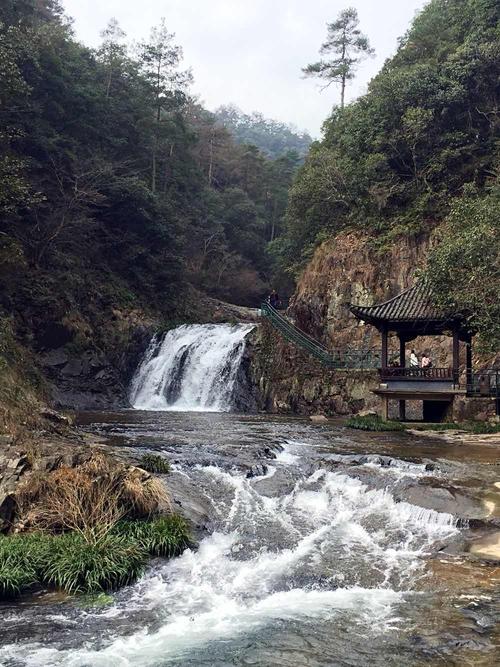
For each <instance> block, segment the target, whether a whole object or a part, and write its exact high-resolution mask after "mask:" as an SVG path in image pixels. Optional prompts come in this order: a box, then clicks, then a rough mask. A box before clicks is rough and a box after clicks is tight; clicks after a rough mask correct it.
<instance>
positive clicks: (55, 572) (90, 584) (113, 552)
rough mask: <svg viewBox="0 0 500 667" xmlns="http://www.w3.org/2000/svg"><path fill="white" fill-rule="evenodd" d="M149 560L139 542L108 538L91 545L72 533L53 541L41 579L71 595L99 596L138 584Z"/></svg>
mask: <svg viewBox="0 0 500 667" xmlns="http://www.w3.org/2000/svg"><path fill="white" fill-rule="evenodd" d="M146 561H147V553H146V551H145V550H144V549H143V548H142V547H141V545H140V544H139V543H138V542H137V541H136V540H127V539H125V538H123V537H120V536H117V535H108V536H106V537H105V538H104V539H102V540H100V541H99V542H97V543H95V544H89V543H88V542H86V541H85V539H83V537H82V536H81V535H79V534H78V533H68V534H66V535H60V536H57V537H54V538H53V549H52V550H51V551H50V553H49V554H48V555H47V559H46V562H45V564H44V567H43V568H42V571H41V579H42V581H43V582H44V583H46V584H49V585H53V586H55V587H57V588H61V589H63V590H65V591H66V592H67V593H99V592H102V591H108V590H114V589H116V588H119V587H120V586H125V585H126V584H129V583H132V582H133V581H135V580H136V579H137V578H138V577H139V576H140V575H141V574H142V572H143V570H144V567H145V565H146Z"/></svg>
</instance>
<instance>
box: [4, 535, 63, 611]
mask: <svg viewBox="0 0 500 667" xmlns="http://www.w3.org/2000/svg"><path fill="white" fill-rule="evenodd" d="M50 544H51V540H50V537H48V536H45V535H41V534H39V533H34V534H30V535H14V536H12V537H3V536H2V537H0V599H4V598H9V597H15V596H16V595H19V594H20V593H22V592H23V591H24V590H26V589H28V588H30V587H31V586H32V585H33V584H35V583H36V582H37V581H39V579H40V573H41V570H42V568H43V564H44V562H45V558H46V556H47V554H48V552H49V551H50Z"/></svg>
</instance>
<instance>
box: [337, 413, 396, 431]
mask: <svg viewBox="0 0 500 667" xmlns="http://www.w3.org/2000/svg"><path fill="white" fill-rule="evenodd" d="M346 426H348V427H349V428H355V429H358V430H360V431H405V430H406V426H405V425H404V424H401V422H393V421H384V420H383V419H381V418H380V417H379V416H378V415H366V416H364V417H351V418H350V419H348V420H347V421H346Z"/></svg>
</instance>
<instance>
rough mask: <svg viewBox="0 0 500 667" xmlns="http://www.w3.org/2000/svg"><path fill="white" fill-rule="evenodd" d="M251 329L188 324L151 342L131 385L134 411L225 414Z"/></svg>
mask: <svg viewBox="0 0 500 667" xmlns="http://www.w3.org/2000/svg"><path fill="white" fill-rule="evenodd" d="M253 328H254V325H253V324H238V325H234V326H233V325H229V324H190V325H183V326H180V327H177V328H176V329H172V330H171V331H168V332H167V333H166V334H165V335H164V336H163V338H162V339H158V338H156V337H154V338H153V339H152V341H151V343H150V345H149V348H148V349H147V351H146V354H145V355H144V358H143V360H142V362H141V364H140V365H139V367H138V369H137V371H136V373H135V375H134V377H133V379H132V383H131V388H130V402H131V404H132V405H133V407H134V408H136V409H140V410H175V411H181V412H184V411H185V412H196V411H203V412H227V411H229V410H230V409H231V407H232V398H233V390H234V385H235V382H236V377H237V373H238V369H239V366H240V362H241V357H242V355H243V352H244V349H245V336H246V335H247V334H248V333H249V332H250V331H251V330H252V329H253Z"/></svg>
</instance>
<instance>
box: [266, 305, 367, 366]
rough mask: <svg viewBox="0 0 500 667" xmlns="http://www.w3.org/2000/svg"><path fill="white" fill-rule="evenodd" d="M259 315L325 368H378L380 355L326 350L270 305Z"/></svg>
mask: <svg viewBox="0 0 500 667" xmlns="http://www.w3.org/2000/svg"><path fill="white" fill-rule="evenodd" d="M261 314H262V317H265V318H266V319H267V320H268V322H269V323H270V324H271V326H272V327H273V328H274V329H275V330H276V331H278V332H279V333H280V334H281V335H282V336H283V338H285V339H286V340H287V341H288V342H290V343H293V344H294V345H296V346H297V347H299V348H301V349H302V350H304V351H305V352H308V353H309V354H310V355H312V356H313V357H314V358H315V359H317V360H318V361H319V362H320V363H321V364H322V365H323V366H325V367H326V368H330V369H349V368H351V369H358V370H373V369H375V368H379V367H380V353H378V352H376V351H373V350H369V349H356V348H346V349H344V350H340V349H336V350H328V349H327V348H326V347H325V346H324V345H322V343H320V342H319V341H317V340H315V339H314V338H312V337H311V336H309V335H308V334H307V333H305V331H302V330H301V329H299V327H297V326H295V325H294V324H292V322H290V320H289V319H287V318H286V317H284V316H283V315H282V314H281V313H279V312H278V311H277V310H276V309H275V308H273V306H271V304H270V303H267V302H265V303H263V304H262V305H261Z"/></svg>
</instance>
